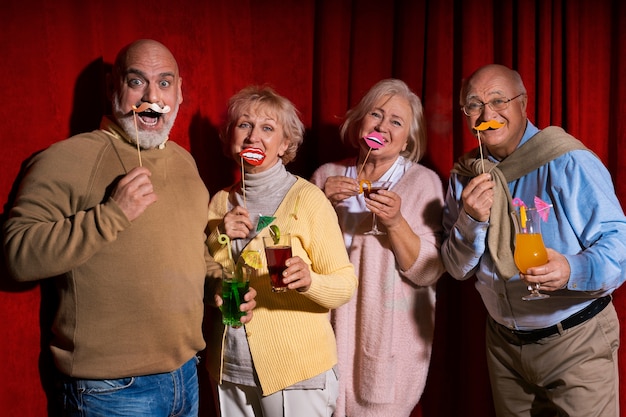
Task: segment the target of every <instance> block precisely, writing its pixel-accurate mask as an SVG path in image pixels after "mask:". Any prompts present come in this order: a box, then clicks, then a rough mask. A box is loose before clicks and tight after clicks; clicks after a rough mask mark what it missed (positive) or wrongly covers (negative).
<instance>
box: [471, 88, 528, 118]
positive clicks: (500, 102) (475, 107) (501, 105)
mask: <svg viewBox="0 0 626 417" xmlns="http://www.w3.org/2000/svg"><path fill="white" fill-rule="evenodd" d="M524 94H526V93H521V94H518V95H516V96H515V97H513V98H510V99H507V98H506V97H498V98H494V99H493V100H491V101H489V102H487V103H483V102H482V101H480V100H474V101H470V102H469V103H467V104H466V105H465V106H463V107H462V109H463V113H465V115H466V116H478V115H479V114H480V113H482V112H483V110H484V108H485V105H489V108H490V109H491V110H493V111H501V110H504V109H506V108H507V107H509V102H511V101H513V100H515V99H516V98H518V97H521V96H523V95H524Z"/></svg>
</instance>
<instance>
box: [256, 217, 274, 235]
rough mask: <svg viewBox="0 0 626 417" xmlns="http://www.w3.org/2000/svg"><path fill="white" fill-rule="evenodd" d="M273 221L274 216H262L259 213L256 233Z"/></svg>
mask: <svg viewBox="0 0 626 417" xmlns="http://www.w3.org/2000/svg"><path fill="white" fill-rule="evenodd" d="M274 220H276V217H274V216H262V215H261V214H260V213H259V221H258V223H257V224H256V231H257V232H258V231H260V230H262V229H263V228H264V227H266V226H267V225H269V224H270V223H271V222H273V221H274Z"/></svg>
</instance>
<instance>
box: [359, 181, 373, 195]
mask: <svg viewBox="0 0 626 417" xmlns="http://www.w3.org/2000/svg"><path fill="white" fill-rule="evenodd" d="M364 188H367V189H368V190H371V189H372V182H371V181H369V180H361V181H359V194H362V193H363V189H364Z"/></svg>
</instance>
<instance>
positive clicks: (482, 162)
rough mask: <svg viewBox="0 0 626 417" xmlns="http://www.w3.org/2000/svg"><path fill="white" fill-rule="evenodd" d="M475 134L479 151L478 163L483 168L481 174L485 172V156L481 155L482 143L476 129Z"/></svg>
mask: <svg viewBox="0 0 626 417" xmlns="http://www.w3.org/2000/svg"><path fill="white" fill-rule="evenodd" d="M476 136H477V137H478V149H479V151H480V165H481V168H482V169H483V174H484V173H485V157H484V156H483V143H482V141H481V140H480V131H476Z"/></svg>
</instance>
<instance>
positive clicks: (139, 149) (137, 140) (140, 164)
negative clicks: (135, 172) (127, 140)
mask: <svg viewBox="0 0 626 417" xmlns="http://www.w3.org/2000/svg"><path fill="white" fill-rule="evenodd" d="M133 120H134V121H135V142H136V143H137V156H138V157H139V166H140V167H141V166H143V164H142V163H141V148H140V147H139V128H138V127H137V112H136V111H135V109H133Z"/></svg>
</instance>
